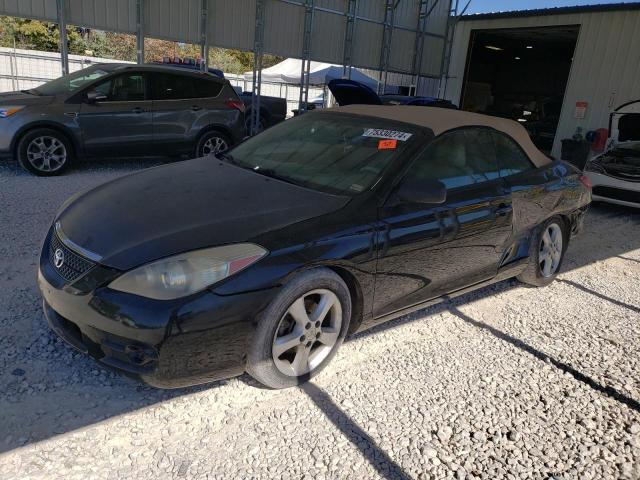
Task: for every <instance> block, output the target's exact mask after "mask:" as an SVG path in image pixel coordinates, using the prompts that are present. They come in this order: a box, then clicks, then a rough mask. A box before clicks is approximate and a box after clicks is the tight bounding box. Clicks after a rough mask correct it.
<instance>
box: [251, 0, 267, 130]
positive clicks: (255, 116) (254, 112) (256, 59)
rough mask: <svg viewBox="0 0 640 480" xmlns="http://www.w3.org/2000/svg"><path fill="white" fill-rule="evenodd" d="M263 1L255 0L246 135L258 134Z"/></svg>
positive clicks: (262, 42)
mask: <svg viewBox="0 0 640 480" xmlns="http://www.w3.org/2000/svg"><path fill="white" fill-rule="evenodd" d="M264 1H265V0H256V20H255V33H254V38H253V84H252V88H251V117H250V122H249V124H250V128H249V132H247V134H249V135H255V134H257V133H259V132H260V91H261V89H262V57H263V44H264Z"/></svg>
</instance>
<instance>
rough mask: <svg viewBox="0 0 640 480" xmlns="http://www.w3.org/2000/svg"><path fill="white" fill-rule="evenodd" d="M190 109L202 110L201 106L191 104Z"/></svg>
mask: <svg viewBox="0 0 640 480" xmlns="http://www.w3.org/2000/svg"><path fill="white" fill-rule="evenodd" d="M191 110H192V111H194V112H197V111H198V110H202V107H200V106H198V105H191Z"/></svg>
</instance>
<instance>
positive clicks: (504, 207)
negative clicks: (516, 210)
mask: <svg viewBox="0 0 640 480" xmlns="http://www.w3.org/2000/svg"><path fill="white" fill-rule="evenodd" d="M511 212H513V206H512V205H511V204H506V203H501V204H500V205H498V208H496V215H498V216H499V217H505V216H507V215H509V214H510V213H511Z"/></svg>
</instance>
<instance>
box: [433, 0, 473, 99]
mask: <svg viewBox="0 0 640 480" xmlns="http://www.w3.org/2000/svg"><path fill="white" fill-rule="evenodd" d="M469 5H471V0H467V4H466V5H465V7H464V8H463V9H462V11H461V12H460V13H458V8H459V6H460V2H459V0H450V4H449V7H450V13H449V19H448V22H447V28H446V31H445V44H444V50H443V52H442V63H441V65H440V85H439V87H438V97H439V98H445V96H446V94H447V83H448V81H449V68H450V66H451V53H452V50H453V40H454V38H455V32H456V26H457V24H458V22H459V21H460V18H461V17H462V16H463V15H464V14H465V13H466V11H467V9H468V8H469Z"/></svg>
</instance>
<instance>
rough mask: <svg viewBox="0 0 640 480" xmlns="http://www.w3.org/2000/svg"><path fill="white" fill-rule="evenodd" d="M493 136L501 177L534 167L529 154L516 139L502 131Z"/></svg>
mask: <svg viewBox="0 0 640 480" xmlns="http://www.w3.org/2000/svg"><path fill="white" fill-rule="evenodd" d="M493 138H494V141H495V145H496V156H497V157H498V166H499V167H500V176H501V177H508V176H509V175H515V174H516V173H520V172H524V171H526V170H531V169H532V168H533V165H532V164H531V160H529V157H527V154H526V153H524V151H523V150H522V148H520V146H519V145H518V144H517V143H516V142H515V141H514V140H512V139H511V138H509V137H507V136H506V135H504V134H502V133H494V134H493Z"/></svg>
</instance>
